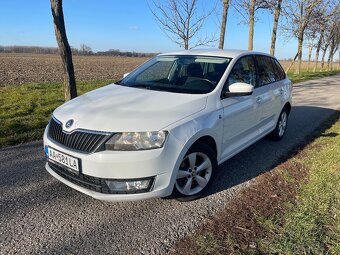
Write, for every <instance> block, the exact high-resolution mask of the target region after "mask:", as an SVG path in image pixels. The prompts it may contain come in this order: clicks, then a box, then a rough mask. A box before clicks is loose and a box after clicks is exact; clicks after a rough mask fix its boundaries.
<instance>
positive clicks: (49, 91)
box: [0, 80, 113, 147]
mask: <svg viewBox="0 0 340 255" xmlns="http://www.w3.org/2000/svg"><path fill="white" fill-rule="evenodd" d="M111 82H113V81H108V80H107V81H91V82H78V83H77V88H78V94H83V93H85V92H87V91H90V90H93V89H95V88H98V87H101V86H104V85H106V84H109V83H111ZM0 95H1V97H0V147H4V146H9V145H14V144H19V143H23V142H28V141H32V140H37V139H41V138H42V134H43V131H44V128H45V126H46V124H47V122H48V119H49V117H50V116H51V113H52V112H53V110H54V109H55V108H57V107H58V106H59V105H61V104H62V103H63V102H64V98H63V95H64V94H63V85H62V84H61V83H45V84H33V83H32V84H24V85H20V86H10V87H0Z"/></svg>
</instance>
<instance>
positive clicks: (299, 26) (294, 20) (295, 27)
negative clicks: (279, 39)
mask: <svg viewBox="0 0 340 255" xmlns="http://www.w3.org/2000/svg"><path fill="white" fill-rule="evenodd" d="M321 1H322V0H290V1H287V2H286V6H285V9H286V11H287V20H288V24H287V25H286V27H285V29H286V31H288V32H289V33H290V34H291V35H292V36H293V37H296V38H297V40H298V48H297V54H296V56H295V57H294V60H293V63H294V61H295V60H296V58H298V67H297V69H296V73H298V74H299V73H300V70H301V62H302V46H303V42H304V36H305V31H306V28H307V26H308V25H309V24H310V22H311V20H312V17H313V15H314V14H315V12H316V10H317V7H318V5H319V4H320V3H321ZM291 66H292V64H291V65H290V67H291ZM290 67H289V68H290ZM289 68H288V69H287V72H288V70H289Z"/></svg>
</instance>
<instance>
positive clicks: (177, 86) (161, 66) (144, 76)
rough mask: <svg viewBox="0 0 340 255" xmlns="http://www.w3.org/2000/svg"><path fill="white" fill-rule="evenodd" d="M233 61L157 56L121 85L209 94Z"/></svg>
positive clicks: (135, 71)
mask: <svg viewBox="0 0 340 255" xmlns="http://www.w3.org/2000/svg"><path fill="white" fill-rule="evenodd" d="M230 60H231V59H230V58H222V57H206V56H179V55H176V56H157V57H155V58H153V59H151V60H149V61H148V62H146V63H144V64H143V65H141V66H140V67H138V68H137V69H136V70H134V71H133V72H132V73H130V74H129V75H128V76H126V77H125V78H124V79H123V80H121V81H119V82H117V84H118V85H123V86H128V87H136V88H142V89H151V90H160V91H168V92H175V93H187V94H204V93H209V92H211V91H213V90H214V89H215V87H216V85H217V84H218V82H219V81H220V79H221V77H222V75H223V73H224V71H225V70H226V68H227V66H228V64H229V63H230Z"/></svg>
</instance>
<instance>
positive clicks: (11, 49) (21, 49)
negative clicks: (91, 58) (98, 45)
mask: <svg viewBox="0 0 340 255" xmlns="http://www.w3.org/2000/svg"><path fill="white" fill-rule="evenodd" d="M71 51H72V54H73V55H97V56H120V57H153V56H155V55H157V54H158V53H143V52H136V51H120V50H118V49H110V50H107V51H98V52H93V51H92V49H91V47H89V46H87V45H85V44H82V45H80V48H79V49H77V48H75V47H71ZM0 53H32V54H59V48H57V47H41V46H18V45H13V46H1V45H0Z"/></svg>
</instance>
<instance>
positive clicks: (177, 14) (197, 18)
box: [149, 0, 216, 50]
mask: <svg viewBox="0 0 340 255" xmlns="http://www.w3.org/2000/svg"><path fill="white" fill-rule="evenodd" d="M152 3H153V4H152V5H153V7H151V6H150V5H149V8H150V10H151V12H152V14H153V16H154V17H155V19H156V20H157V21H158V23H159V24H160V27H161V29H162V30H163V31H164V32H165V33H166V35H167V36H168V37H169V38H170V39H171V40H172V41H173V42H175V43H176V44H178V45H180V46H181V47H184V49H186V50H187V49H191V48H195V47H197V46H202V45H208V44H209V43H212V42H215V41H216V40H215V38H214V36H210V37H208V36H205V37H201V36H199V32H200V31H201V29H202V27H203V25H204V23H205V21H206V20H207V18H208V17H209V16H210V15H211V13H212V11H210V12H208V13H205V12H202V13H198V0H163V1H160V0H153V1H152ZM194 38H196V40H195V41H194V42H193V39H194Z"/></svg>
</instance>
